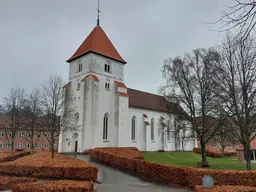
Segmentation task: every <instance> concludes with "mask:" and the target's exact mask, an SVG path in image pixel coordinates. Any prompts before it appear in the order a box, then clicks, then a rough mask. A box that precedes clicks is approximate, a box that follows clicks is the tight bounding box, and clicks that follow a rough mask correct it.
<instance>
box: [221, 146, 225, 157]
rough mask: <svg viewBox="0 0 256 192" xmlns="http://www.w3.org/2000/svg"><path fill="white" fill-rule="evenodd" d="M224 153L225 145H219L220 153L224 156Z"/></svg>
mask: <svg viewBox="0 0 256 192" xmlns="http://www.w3.org/2000/svg"><path fill="white" fill-rule="evenodd" d="M224 153H225V145H221V155H222V156H224Z"/></svg>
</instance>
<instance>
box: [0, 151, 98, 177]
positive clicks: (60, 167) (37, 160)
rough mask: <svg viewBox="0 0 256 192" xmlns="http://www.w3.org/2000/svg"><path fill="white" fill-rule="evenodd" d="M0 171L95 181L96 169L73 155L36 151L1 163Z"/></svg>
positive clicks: (3, 172)
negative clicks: (51, 154) (52, 155)
mask: <svg viewBox="0 0 256 192" xmlns="http://www.w3.org/2000/svg"><path fill="white" fill-rule="evenodd" d="M0 173H2V174H13V175H18V176H20V175H22V176H33V177H38V178H66V179H79V180H88V181H96V179H97V176H98V169H97V167H95V166H94V165H91V164H89V163H86V162H84V161H82V160H79V159H75V158H73V157H67V156H64V155H61V154H58V153H56V154H55V157H54V159H52V158H51V157H50V153H49V152H37V153H35V154H33V155H28V156H26V157H23V158H20V159H17V160H15V161H12V162H7V163H1V164H0Z"/></svg>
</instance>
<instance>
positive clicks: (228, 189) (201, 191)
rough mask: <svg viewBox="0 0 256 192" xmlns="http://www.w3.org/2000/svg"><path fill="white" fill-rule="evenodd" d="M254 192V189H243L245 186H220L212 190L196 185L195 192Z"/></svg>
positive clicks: (255, 189)
mask: <svg viewBox="0 0 256 192" xmlns="http://www.w3.org/2000/svg"><path fill="white" fill-rule="evenodd" d="M238 191H239V192H255V191H256V187H245V186H229V185H222V186H216V187H213V188H210V189H209V188H204V187H203V186H199V185H197V186H196V187H195V192H238Z"/></svg>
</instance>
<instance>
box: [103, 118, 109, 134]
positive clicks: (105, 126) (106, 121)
mask: <svg viewBox="0 0 256 192" xmlns="http://www.w3.org/2000/svg"><path fill="white" fill-rule="evenodd" d="M108 117H109V116H108V114H107V113H106V114H105V115H104V119H103V139H108Z"/></svg>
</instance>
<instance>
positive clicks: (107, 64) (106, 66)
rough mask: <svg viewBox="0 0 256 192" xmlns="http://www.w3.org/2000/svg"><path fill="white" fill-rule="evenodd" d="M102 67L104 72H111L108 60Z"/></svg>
mask: <svg viewBox="0 0 256 192" xmlns="http://www.w3.org/2000/svg"><path fill="white" fill-rule="evenodd" d="M104 69H105V72H108V73H110V72H111V63H110V62H109V61H106V63H105V68H104Z"/></svg>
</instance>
